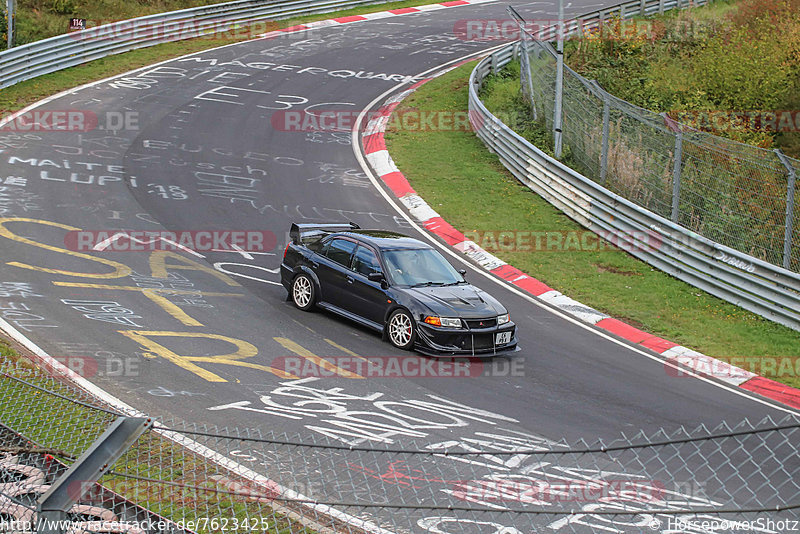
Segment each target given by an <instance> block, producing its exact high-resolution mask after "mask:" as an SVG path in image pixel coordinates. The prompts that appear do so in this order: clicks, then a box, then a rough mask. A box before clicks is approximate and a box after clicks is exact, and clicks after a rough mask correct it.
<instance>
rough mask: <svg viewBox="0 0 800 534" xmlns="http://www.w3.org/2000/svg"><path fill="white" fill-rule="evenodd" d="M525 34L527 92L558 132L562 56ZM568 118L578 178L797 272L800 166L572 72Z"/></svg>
mask: <svg viewBox="0 0 800 534" xmlns="http://www.w3.org/2000/svg"><path fill="white" fill-rule="evenodd" d="M520 28H521V30H522V31H521V35H522V36H523V41H524V43H525V47H524V50H525V51H526V52H527V53H525V54H522V57H523V58H524V61H523V63H525V65H524V66H523V67H522V68H521V73H522V74H521V75H522V81H521V83H522V87H523V88H525V94H526V95H528V96H529V98H530V102H531V105H532V107H533V109H534V110H535V113H536V117H537V118H539V119H540V120H544V123H545V125H546V127H547V129H548V130H552V129H553V110H554V105H555V79H556V59H555V58H556V54H555V51H554V50H553V48H552V46H551V45H550V44H549V43H547V42H544V41H540V40H537V39H536V36H534V35H533V34H530V33H528V32H526V31H525V28H524V24H523V23H521V24H520ZM562 109H563V111H562V120H563V125H562V131H563V134H562V135H563V146H564V150H565V152H564V155H565V157H566V158H567V159H566V161H567V163H569V164H571V165H573V166H574V167H575V168H576V170H578V171H579V172H581V173H582V174H584V175H585V176H587V177H588V178H590V179H592V180H594V181H595V182H597V183H599V184H601V185H603V186H605V187H606V188H608V189H609V190H611V191H612V192H614V193H616V194H619V195H620V196H623V197H624V198H627V199H628V200H631V201H632V202H635V203H636V204H638V205H640V206H642V207H644V208H646V209H648V210H650V211H652V212H654V213H656V214H658V215H661V216H662V217H665V218H667V219H670V220H672V221H673V222H675V223H678V224H680V225H682V226H684V227H686V228H688V229H689V230H692V231H694V232H696V233H698V234H700V235H702V236H704V237H707V238H708V239H711V240H712V241H715V242H717V243H720V244H722V245H726V246H728V247H730V248H733V249H736V250H738V251H740V252H743V253H745V254H748V255H750V256H753V257H755V258H758V259H760V260H763V261H766V262H769V263H771V264H773V265H777V266H782V267H784V268H787V269H790V270H792V271H794V272H800V240H798V239H797V233H798V231H797V225H798V222H797V220H796V219H797V217H795V216H794V215H796V211H797V208H796V207H795V206H797V203H796V202H794V203H792V202H790V201H789V197H790V196H791V195H790V191H789V189H788V188H789V187H790V186H791V183H792V182H793V181H794V179H795V178H796V176H792V173H791V172H790V169H792V168H794V169H798V168H800V161H798V160H796V159H792V158H788V157H785V156H782V155H780V156H779V155H778V154H776V152H774V151H770V150H765V149H761V148H758V147H755V146H750V145H745V144H742V143H738V142H736V141H732V140H729V139H725V138H722V137H719V136H715V135H712V134H710V133H707V132H702V131H698V130H696V129H693V128H691V127H689V126H687V125H683V124H680V123H678V122H676V121H675V120H673V119H671V118H670V117H668V116H662V115H659V114H656V113H653V112H651V111H648V110H646V109H643V108H640V107H637V106H634V105H633V104H630V103H628V102H625V101H623V100H620V99H618V98H616V97H614V96H613V95H611V94H609V93H607V92H606V91H604V90H602V89H601V88H600V87H599V86H596V85H595V84H593V83H592V82H590V81H588V80H586V79H585V78H584V77H583V76H581V75H580V74H578V73H576V72H574V71H573V70H571V69H569V68H567V67H565V69H564V91H563V105H562ZM795 174H796V171H795ZM795 189H796V188H795ZM795 194H796V193H795ZM787 235H789V236H790V237H791V239H790V240H789V241H788V243H789V246H788V248H787V246H786V244H787V240H786V236H787Z"/></svg>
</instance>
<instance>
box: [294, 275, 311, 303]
mask: <svg viewBox="0 0 800 534" xmlns="http://www.w3.org/2000/svg"><path fill="white" fill-rule="evenodd" d="M314 299H315V295H314V282H313V281H312V280H311V278H309V277H308V275H305V274H298V275H297V276H295V277H294V281H293V282H292V302H294V305H295V306H297V307H298V308H300V309H301V310H303V311H308V310H310V309H311V308H313V307H314Z"/></svg>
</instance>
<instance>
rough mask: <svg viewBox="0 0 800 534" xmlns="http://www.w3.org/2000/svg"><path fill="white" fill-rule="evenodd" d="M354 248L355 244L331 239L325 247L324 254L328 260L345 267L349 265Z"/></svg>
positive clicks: (345, 240) (344, 240)
mask: <svg viewBox="0 0 800 534" xmlns="http://www.w3.org/2000/svg"><path fill="white" fill-rule="evenodd" d="M355 248H356V244H355V243H353V242H352V241H348V240H347V239H332V240H331V241H329V242H328V244H327V246H326V247H325V251H324V254H325V256H327V257H328V259H330V260H333V261H335V262H336V263H340V264H342V265H344V266H345V267H347V266H349V265H350V258H351V257H352V256H353V250H355Z"/></svg>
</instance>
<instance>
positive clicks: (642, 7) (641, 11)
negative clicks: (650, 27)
mask: <svg viewBox="0 0 800 534" xmlns="http://www.w3.org/2000/svg"><path fill="white" fill-rule="evenodd" d="M646 11H647V0H641V1H640V2H639V16H640V17H644V15H645V12H646Z"/></svg>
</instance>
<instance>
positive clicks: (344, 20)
mask: <svg viewBox="0 0 800 534" xmlns="http://www.w3.org/2000/svg"><path fill="white" fill-rule="evenodd" d="M496 1H497V0H453V1H451V2H440V3H438V4H428V5H424V6H417V7H403V8H400V9H390V10H388V11H377V12H375V13H366V14H364V15H351V16H348V17H337V18H334V19H327V20H318V21H315V22H309V23H308V24H298V25H297V26H291V27H289V28H281V29H280V30H274V31H271V32H267V33H262V34H261V35H258V37H263V38H265V39H271V38H273V37H279V36H281V35H284V34H286V33H292V32H301V31H306V30H312V29H318V28H327V27H328V26H339V25H342V24H352V23H354V22H363V21H365V20H376V19H385V18H389V17H396V16H398V15H408V14H409V13H422V12H425V11H437V10H439V9H447V8H449V7H458V6H468V5H475V4H485V3H487V2H496Z"/></svg>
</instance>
